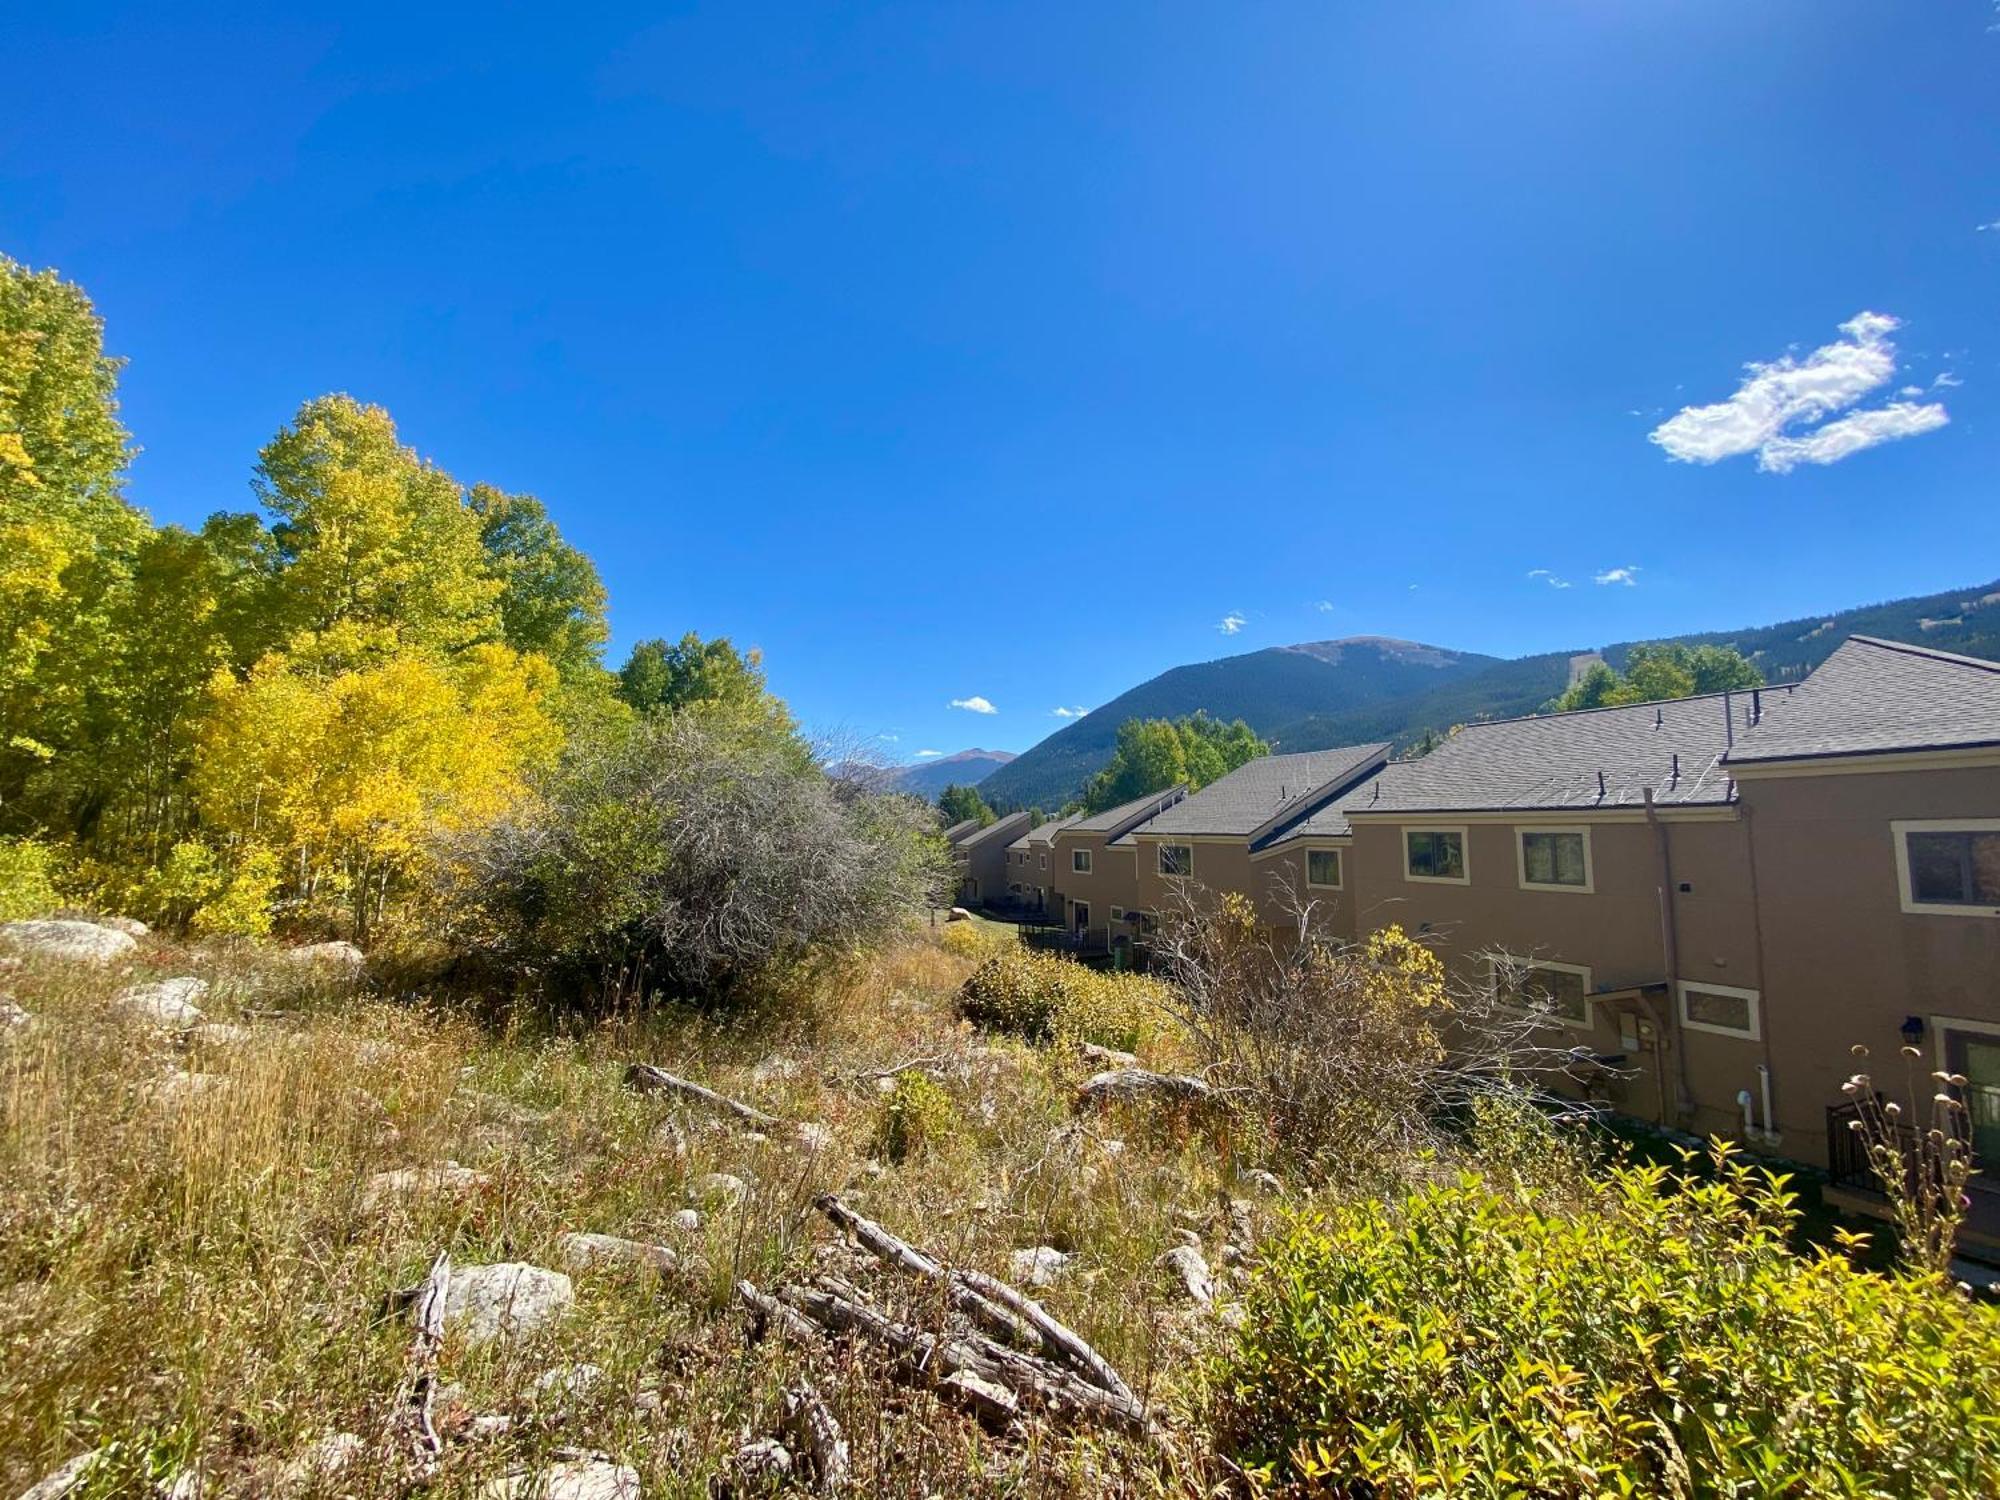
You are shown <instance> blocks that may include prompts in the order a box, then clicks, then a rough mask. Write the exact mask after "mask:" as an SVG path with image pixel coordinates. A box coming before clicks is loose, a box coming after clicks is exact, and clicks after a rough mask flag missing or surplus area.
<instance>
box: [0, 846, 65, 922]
mask: <svg viewBox="0 0 2000 1500" xmlns="http://www.w3.org/2000/svg"><path fill="white" fill-rule="evenodd" d="M61 904H62V897H61V896H59V895H58V894H57V893H56V886H55V856H54V854H53V852H52V851H51V850H50V849H49V846H48V845H47V844H43V843H39V842H37V841H36V840H34V839H0V922H13V921H18V920H19V919H21V918H23V917H40V916H46V915H47V914H48V913H49V912H51V911H53V910H55V908H56V907H58V906H60V905H61Z"/></svg>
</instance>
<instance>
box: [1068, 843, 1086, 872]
mask: <svg viewBox="0 0 2000 1500" xmlns="http://www.w3.org/2000/svg"><path fill="white" fill-rule="evenodd" d="M1069 868H1070V873H1072V874H1075V875H1088V874H1089V873H1090V851H1089V850H1088V849H1072V850H1070V851H1069Z"/></svg>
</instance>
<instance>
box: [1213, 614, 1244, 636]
mask: <svg viewBox="0 0 2000 1500" xmlns="http://www.w3.org/2000/svg"><path fill="white" fill-rule="evenodd" d="M1248 623H1249V621H1247V620H1245V619H1244V618H1243V616H1241V615H1239V614H1238V613H1236V611H1235V610H1233V609H1232V610H1231V611H1230V612H1229V613H1228V614H1226V615H1224V616H1223V617H1222V619H1221V620H1220V621H1219V622H1218V623H1217V625H1216V627H1215V628H1216V629H1217V630H1219V631H1221V632H1222V633H1223V634H1224V635H1234V634H1236V632H1237V631H1239V630H1241V629H1242V628H1243V627H1244V626H1245V625H1247V624H1248Z"/></svg>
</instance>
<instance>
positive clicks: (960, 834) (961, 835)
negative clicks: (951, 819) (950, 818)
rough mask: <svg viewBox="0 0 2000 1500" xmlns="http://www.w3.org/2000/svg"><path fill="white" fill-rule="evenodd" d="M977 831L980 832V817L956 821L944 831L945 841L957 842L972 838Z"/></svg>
mask: <svg viewBox="0 0 2000 1500" xmlns="http://www.w3.org/2000/svg"><path fill="white" fill-rule="evenodd" d="M977 832H979V819H977V818H967V819H965V820H964V821H963V822H960V823H954V824H952V825H951V827H949V828H947V829H946V830H945V831H944V841H945V842H946V843H947V844H956V843H959V842H961V841H962V840H965V839H968V838H970V837H971V836H972V835H973V834H975V833H977Z"/></svg>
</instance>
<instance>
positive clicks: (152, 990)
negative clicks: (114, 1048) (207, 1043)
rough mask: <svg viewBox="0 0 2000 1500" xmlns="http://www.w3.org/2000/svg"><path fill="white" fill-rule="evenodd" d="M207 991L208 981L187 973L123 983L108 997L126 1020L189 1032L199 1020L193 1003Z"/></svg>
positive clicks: (197, 1011)
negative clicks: (180, 975)
mask: <svg viewBox="0 0 2000 1500" xmlns="http://www.w3.org/2000/svg"><path fill="white" fill-rule="evenodd" d="M207 993H208V981H207V980H206V979H196V978H194V977H193V976H191V975H189V976H183V977H182V978H179V979H156V980H154V981H153V982H152V983H151V984H131V985H127V986H126V987H125V988H124V989H122V990H120V991H119V992H118V993H117V994H116V995H114V996H112V997H111V1003H112V1005H113V1006H114V1007H115V1008H116V1009H117V1010H118V1012H119V1013H120V1014H121V1015H124V1016H125V1017H127V1018H128V1019H130V1020H134V1021H142V1022H144V1023H145V1024H146V1025H148V1026H158V1027H159V1028H161V1029H162V1030H163V1031H189V1030H192V1029H193V1028H194V1027H196V1026H199V1025H200V1024H201V1023H202V1020H203V1016H202V1011H201V1007H200V1006H199V1005H197V1004H196V1003H195V1002H196V1001H198V1000H200V999H201V998H202V997H203V996H204V995H206V994H207Z"/></svg>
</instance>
